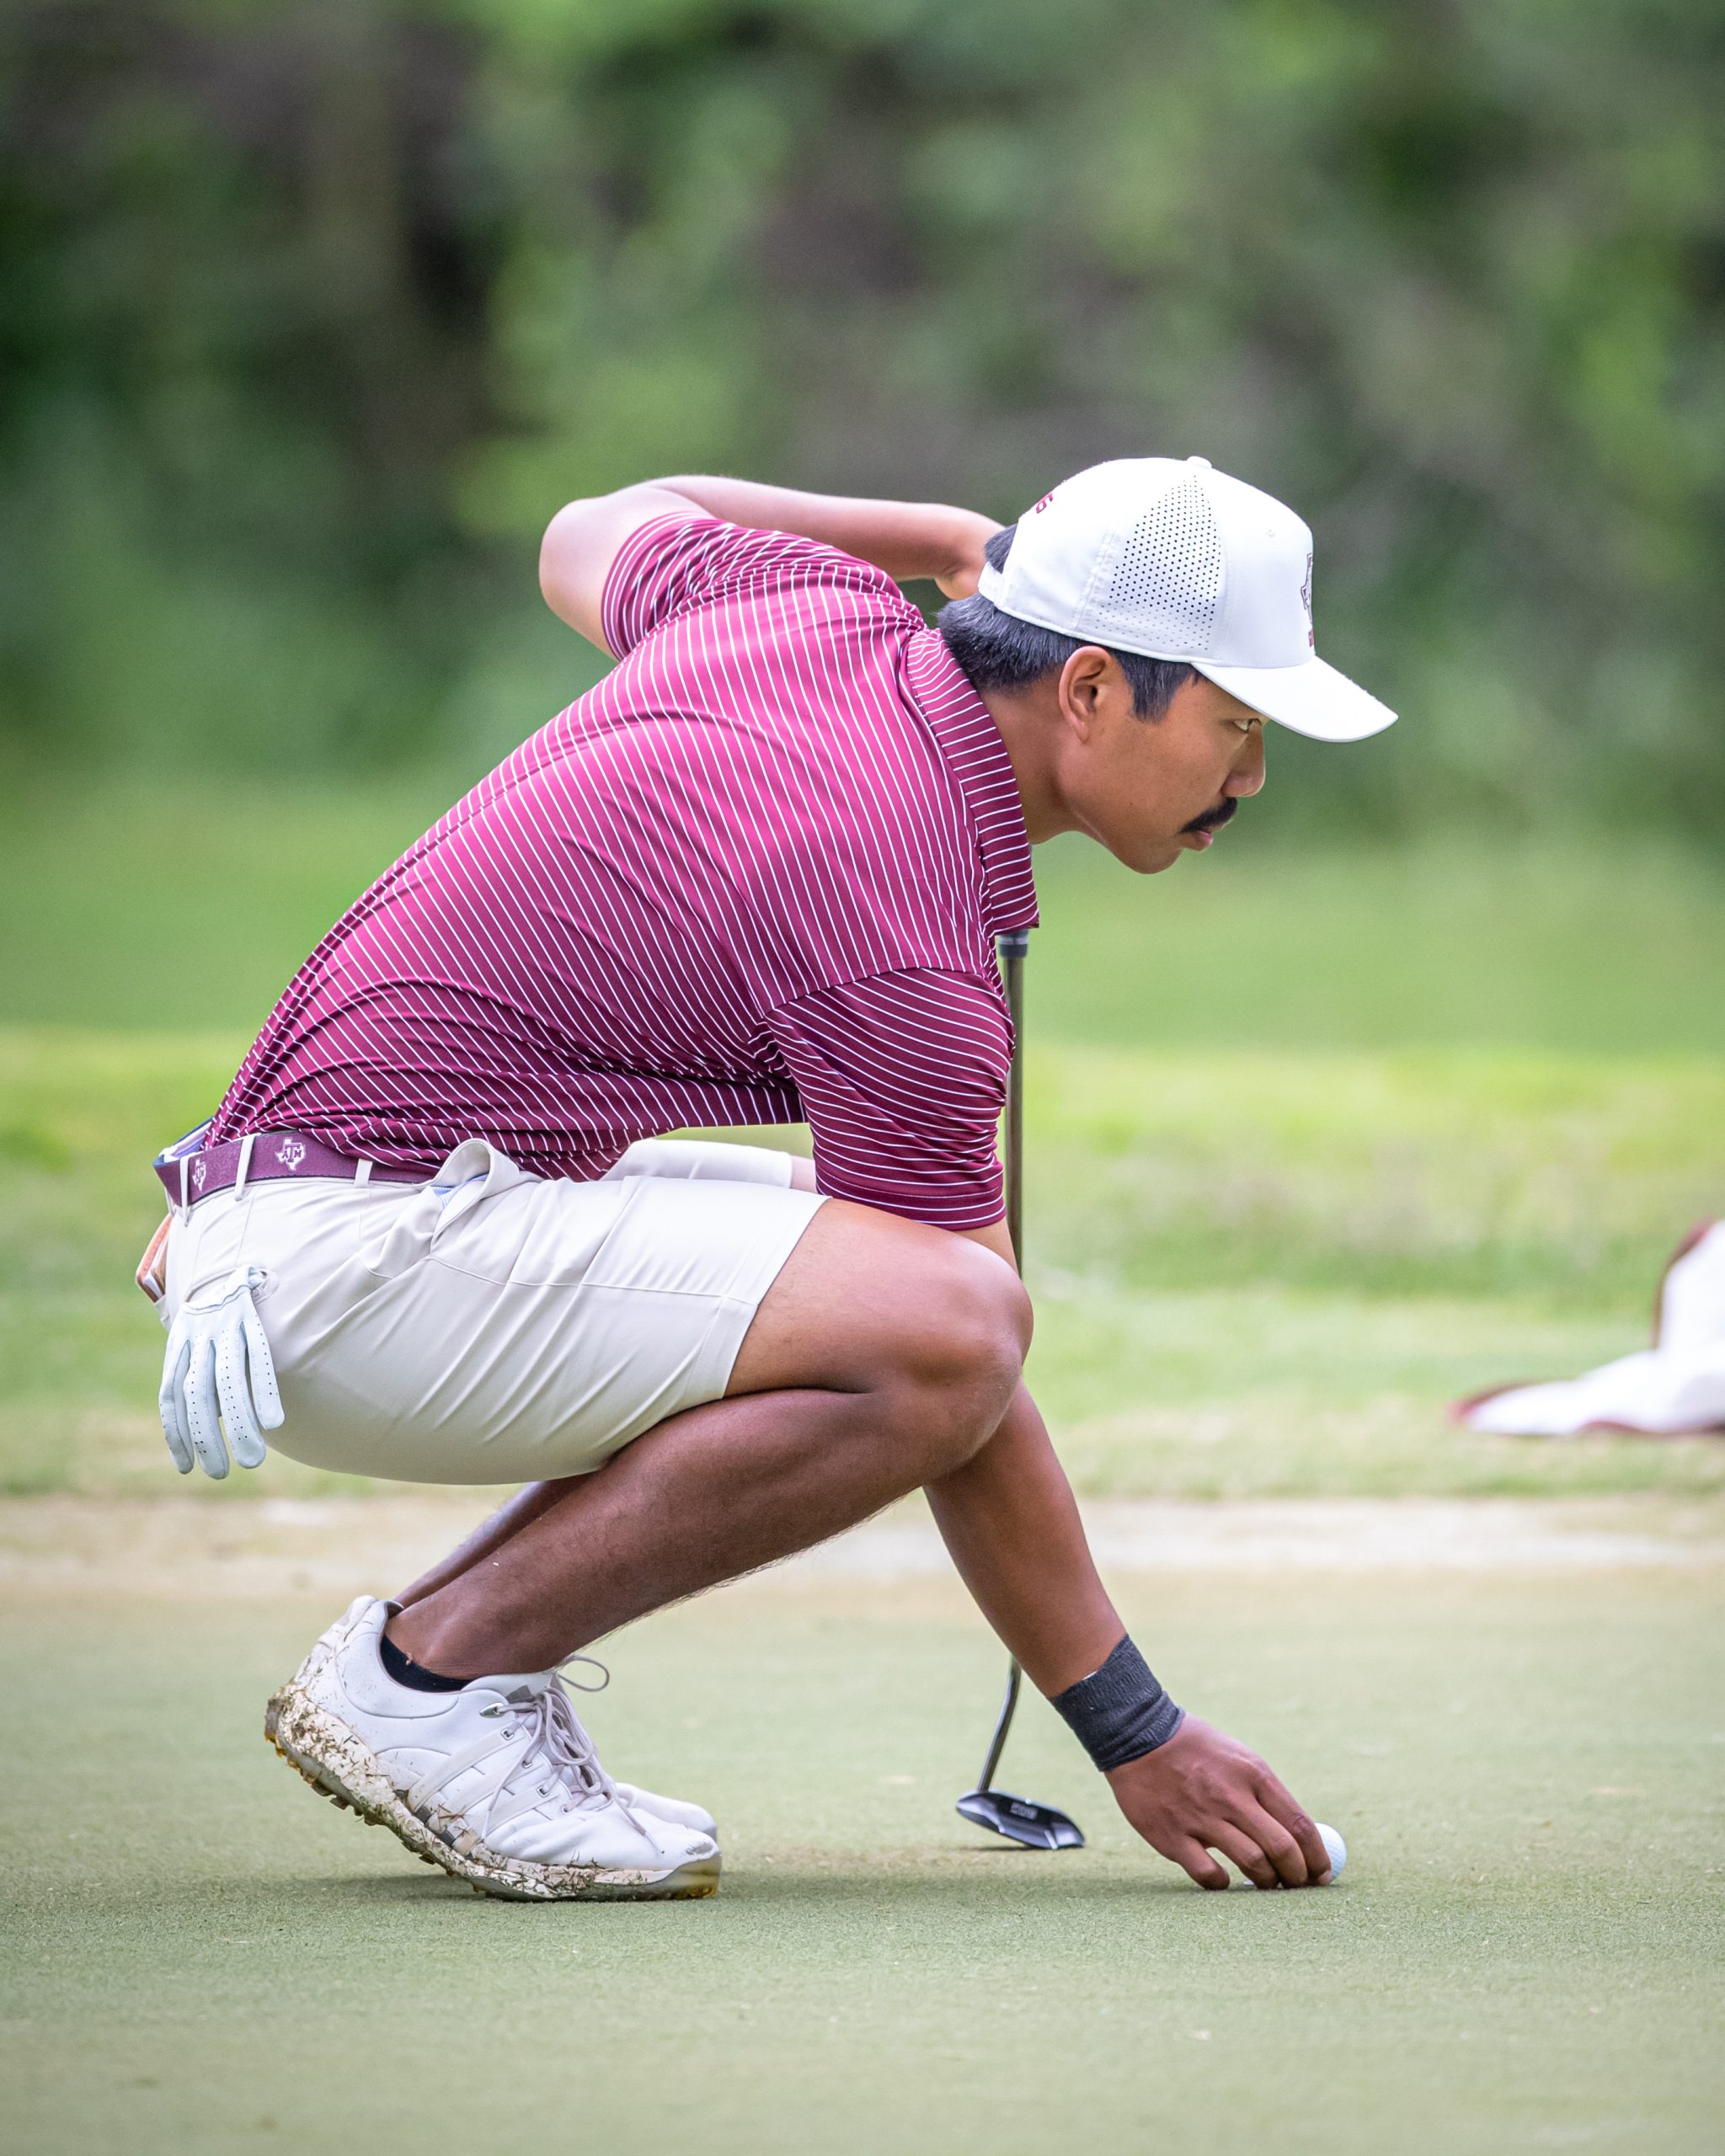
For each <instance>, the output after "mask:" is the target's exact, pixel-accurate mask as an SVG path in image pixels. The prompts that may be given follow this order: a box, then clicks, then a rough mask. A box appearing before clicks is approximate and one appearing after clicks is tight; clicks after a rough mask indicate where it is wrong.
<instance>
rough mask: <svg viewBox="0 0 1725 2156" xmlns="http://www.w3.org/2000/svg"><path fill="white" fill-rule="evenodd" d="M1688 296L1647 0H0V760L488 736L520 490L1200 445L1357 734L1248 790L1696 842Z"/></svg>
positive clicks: (1656, 14)
mask: <svg viewBox="0 0 1725 2156" xmlns="http://www.w3.org/2000/svg"><path fill="white" fill-rule="evenodd" d="M1722 312H1725V13H1722V12H1721V11H1720V10H1719V9H1718V8H1717V7H1715V6H1711V5H1709V4H1707V0H1562V4H1558V3H1557V0H1406V4H1402V3H1401V0H1218V4H1214V5H1210V6H1206V7H1204V8H1192V7H1189V6H1180V5H1175V4H1172V0H1063V4H1061V5H1060V6H1050V5H1048V4H1047V0H1041V3H1040V4H1032V0H748V4H729V0H297V4H276V5H270V6H266V5H262V4H258V3H257V0H9V5H8V8H6V10H5V11H4V13H3V17H0V371H3V382H0V736H3V740H4V743H5V744H6V746H5V750H4V754H5V757H6V765H5V766H3V768H9V769H11V770H12V771H14V772H16V771H28V770H31V769H35V768H40V767H44V766H61V767H64V766H72V767H74V768H77V769H81V770H87V769H91V768H94V767H97V766H109V767H113V768H115V769H117V770H120V771H126V770H132V769H137V768H143V767H148V768H150V769H152V770H154V771H158V772H161V771H174V770H183V771H202V772H205V773H210V772H225V771H243V770H247V769H250V770H262V771H305V770H310V769H313V768H318V767H322V768H323V769H325V770H332V771H355V770H358V769H360V768H361V767H365V766H374V767H375V766H381V765H387V764H388V763H389V762H391V761H392V760H409V759H413V760H425V759H426V758H434V757H439V756H446V757H451V758H453V759H454V760H457V761H459V762H462V763H463V764H465V765H466V766H468V767H472V766H473V763H474V762H475V760H476V759H477V760H483V759H484V758H487V757H490V756H494V755H499V754H501V753H502V752H503V751H504V750H505V749H506V748H507V747H508V746H510V744H512V743H513V742H514V741H515V739H519V738H521V736H522V735H524V734H526V733H527V732H529V731H531V728H533V727H535V726H536V725H537V724H539V723H541V722H542V719H543V718H546V717H547V716H548V715H549V713H550V712H551V711H553V709H555V708H556V707H557V706H558V704H559V703H560V702H563V701H564V700H565V699H566V698H567V696H569V695H570V694H573V693H574V691H576V690H578V689H579V687H581V686H585V680H587V679H588V678H590V671H591V670H590V665H589V662H588V661H587V659H585V657H584V655H583V654H582V652H581V650H580V648H579V646H578V645H577V644H576V643H575V642H574V639H573V638H569V635H568V633H567V632H564V631H562V630H560V629H559V628H558V627H557V625H556V624H554V623H553V622H550V620H549V617H548V616H545V615H544V614H543V612H542V610H541V609H540V607H539V605H538V600H537V591H536V589H535V586H534V581H533V574H532V561H533V552H534V548H535V546H536V543H537V536H538V532H539V530H540V528H541V526H542V524H543V521H544V520H545V519H546V517H547V515H549V513H550V512H551V511H552V510H553V509H554V508H555V507H556V506H557V505H558V503H560V502H561V501H563V500H564V499H567V498H568V497H569V496H570V495H571V494H578V493H582V492H586V491H590V490H592V489H595V488H606V487H610V486H613V485H616V484H618V483H622V482H623V481H626V480H629V479H633V478H641V477H646V476H650V475H652V474H654V473H655V472H667V471H676V470H679V469H690V468H700V467H710V468H719V469H729V470H736V471H745V472H751V473H754V474H756V475H759V476H761V477H767V478H778V479H782V480H786V481H789V482H793V483H806V484H809V485H814V486H826V487H832V488H843V489H847V490H856V491H868V492H897V493H910V494H927V495H935V496H943V497H948V498H952V499H964V500H966V501H969V502H972V503H974V504H976V505H978V506H980V507H983V508H985V509H987V510H991V511H992V512H994V513H995V514H996V515H1000V516H1002V517H1009V516H1011V515H1014V514H1016V513H1017V510H1018V508H1019V507H1020V506H1021V505H1023V504H1024V503H1026V502H1028V501H1029V500H1031V499H1034V498H1035V496H1036V495H1037V494H1039V493H1041V492H1042V491H1043V489H1044V488H1046V487H1047V486H1048V485H1049V484H1050V483H1053V482H1054V481H1055V480H1056V479H1058V478H1060V477H1062V476H1063V475H1064V474H1065V472H1068V471H1070V470H1072V469H1074V468H1076V467H1078V466H1080V465H1082V464H1084V463H1087V462H1092V461H1094V460H1095V459H1097V458H1099V457H1103V456H1119V455H1137V454H1146V453H1150V452H1152V451H1162V452H1167V453H1171V454H1175V455H1185V454H1188V453H1190V452H1193V451H1202V452H1203V453H1204V455H1206V456H1210V457H1211V458H1212V459H1213V460H1214V461H1215V462H1216V463H1218V464H1219V465H1221V466H1223V467H1226V468H1227V469H1229V470H1231V471H1234V472H1238V473H1240V474H1241V475H1242V477H1244V478H1250V479H1252V480H1253V481H1255V482H1257V483H1259V484H1261V485H1263V486H1265V487H1267V488H1270V489H1271V490H1272V491H1274V492H1275V493H1278V494H1283V495H1284V496H1286V497H1287V498H1288V499H1290V500H1291V501H1292V502H1293V503H1294V504H1295V505H1296V506H1297V507H1298V508H1299V509H1300V511H1301V512H1302V514H1304V515H1306V517H1307V519H1308V520H1309V521H1311V524H1312V525H1313V526H1315V528H1316V534H1317V547H1318V552H1317V587H1316V597H1317V613H1318V622H1319V630H1320V643H1321V645H1322V648H1324V649H1325V651H1326V653H1327V655H1329V656H1330V657H1332V659H1335V660H1336V661H1337V662H1338V664H1342V665H1343V666H1345V667H1347V668H1348V670H1350V671H1354V672H1356V673H1358V674H1359V675H1360V676H1361V677H1362V678H1363V679H1365V680H1366V681H1367V682H1368V683H1369V684H1370V686H1372V688H1373V689H1375V691H1377V692H1378V693H1380V694H1381V695H1383V696H1386V698H1388V699H1389V700H1390V701H1391V702H1395V703H1397V705H1398V707H1400V708H1401V709H1402V712H1403V713H1404V715H1405V718H1406V722H1407V723H1404V724H1403V725H1402V727H1400V728H1397V729H1395V731H1394V732H1393V733H1392V734H1390V735H1389V736H1387V737H1386V739H1384V741H1383V742H1382V743H1381V744H1375V745H1374V747H1373V748H1372V749H1371V750H1362V751H1358V752H1355V753H1354V754H1353V755H1349V756H1348V757H1345V758H1337V759H1336V760H1334V761H1333V762H1326V763H1325V766H1324V784H1323V786H1322V787H1315V786H1309V787H1305V788H1303V789H1300V793H1301V795H1302V798H1304V799H1305V802H1306V813H1310V814H1318V813H1322V814H1324V815H1327V816H1329V817H1332V818H1345V819H1352V820H1353V821H1354V823H1355V824H1356V825H1358V824H1362V823H1365V824H1372V825H1382V826H1386V827H1411V826H1413V825H1416V824H1422V823H1424V822H1427V821H1429V819H1432V818H1434V816H1441V817H1445V818H1448V819H1452V820H1455V819H1461V820H1471V821H1474V822H1478V821H1482V820H1483V821H1486V822H1488V823H1491V824H1494V825H1499V826H1511V827H1513V826H1514V825H1521V824H1525V823H1527V822H1529V821H1530V820H1533V819H1572V820H1576V821H1582V822H1593V821H1596V820H1598V821H1605V820H1609V821H1610V822H1612V823H1614V824H1620V825H1621V823H1622V822H1624V821H1625V820H1628V821H1632V822H1633V821H1638V822H1642V823H1654V822H1660V823H1664V824H1665V825H1668V826H1670V825H1680V826H1686V827H1688V828H1690V829H1691V830H1697V831H1699V830H1708V831H1711V832H1713V833H1717V831H1718V830H1720V829H1721V827H1722V825H1725V724H1722V703H1725V698H1722V694H1721V680H1722V677H1725V604H1722V600H1721V588H1722V570H1725V345H1722V340H1721V318H1722ZM1277 745H1278V750H1279V751H1281V750H1283V749H1284V744H1283V743H1281V742H1280V741H1279V743H1278V744H1277ZM1291 746H1292V748H1293V750H1295V752H1296V758H1297V752H1298V750H1299V749H1300V744H1291ZM1316 753H1317V754H1318V755H1320V756H1322V755H1323V752H1322V750H1320V751H1318V752H1316ZM1297 760H1307V759H1297Z"/></svg>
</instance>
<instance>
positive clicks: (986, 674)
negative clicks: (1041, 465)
mask: <svg viewBox="0 0 1725 2156" xmlns="http://www.w3.org/2000/svg"><path fill="white" fill-rule="evenodd" d="M1017 530H1018V527H1017V525H1016V524H1009V525H1007V526H1006V528H1005V529H1004V531H996V534H995V535H994V536H993V538H992V539H991V540H990V541H989V542H988V544H987V546H986V547H985V548H984V550H983V551H984V552H985V554H986V555H987V557H988V559H989V561H990V563H991V565H992V566H993V567H994V568H997V569H1003V568H1005V567H1006V565H1007V555H1008V554H1010V553H1011V552H1012V541H1013V539H1014V537H1015V536H1017ZM934 626H935V627H936V628H937V629H938V630H939V631H940V632H941V634H942V636H943V637H944V638H945V639H946V646H947V649H948V651H949V652H951V654H953V658H954V659H957V661H958V662H959V666H960V667H961V668H962V670H964V675H965V676H966V677H967V679H968V680H969V683H970V686H971V687H972V688H973V689H979V690H980V689H1028V687H1029V686H1030V685H1031V683H1032V682H1033V681H1040V680H1043V678H1044V676H1045V675H1049V674H1058V673H1059V672H1060V669H1061V668H1062V667H1063V666H1064V665H1065V663H1066V661H1067V660H1068V659H1070V658H1071V656H1072V654H1073V653H1074V652H1075V651H1081V650H1082V649H1083V648H1084V645H1085V644H1086V643H1093V642H1094V641H1095V639H1094V638H1079V637H1063V636H1061V635H1060V633H1059V632H1058V631H1057V630H1055V629H1041V628H1039V627H1037V626H1036V624H1035V622H1021V621H1020V620H1019V619H1018V617H1017V615H1016V614H1003V613H1001V610H1000V608H999V607H998V606H996V605H995V604H994V602H993V600H988V599H985V598H984V597H983V596H982V594H981V593H980V591H979V592H976V593H974V594H973V595H972V596H971V597H969V599H952V600H948V602H947V604H946V605H945V606H943V607H942V608H941V610H940V611H939V613H938V614H937V615H936V616H935V617H934ZM1102 648H1103V650H1104V651H1106V652H1107V653H1108V656H1109V658H1110V659H1114V661H1116V663H1117V664H1119V669H1120V671H1121V672H1122V673H1123V674H1124V675H1125V677H1126V679H1127V680H1129V681H1130V683H1131V684H1132V708H1133V710H1134V711H1135V712H1136V713H1137V714H1138V716H1139V718H1161V717H1162V713H1163V712H1165V711H1166V710H1167V707H1168V706H1169V705H1170V704H1171V703H1172V702H1173V700H1174V694H1175V691H1177V690H1179V689H1183V688H1184V687H1185V686H1186V684H1187V683H1188V681H1190V680H1193V679H1194V673H1193V670H1192V668H1191V667H1189V666H1188V664H1186V662H1185V660H1184V659H1146V658H1145V657H1144V656H1143V654H1141V653H1140V652H1135V651H1116V650H1115V649H1114V647H1113V645H1111V644H1104V645H1103V647H1102Z"/></svg>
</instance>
